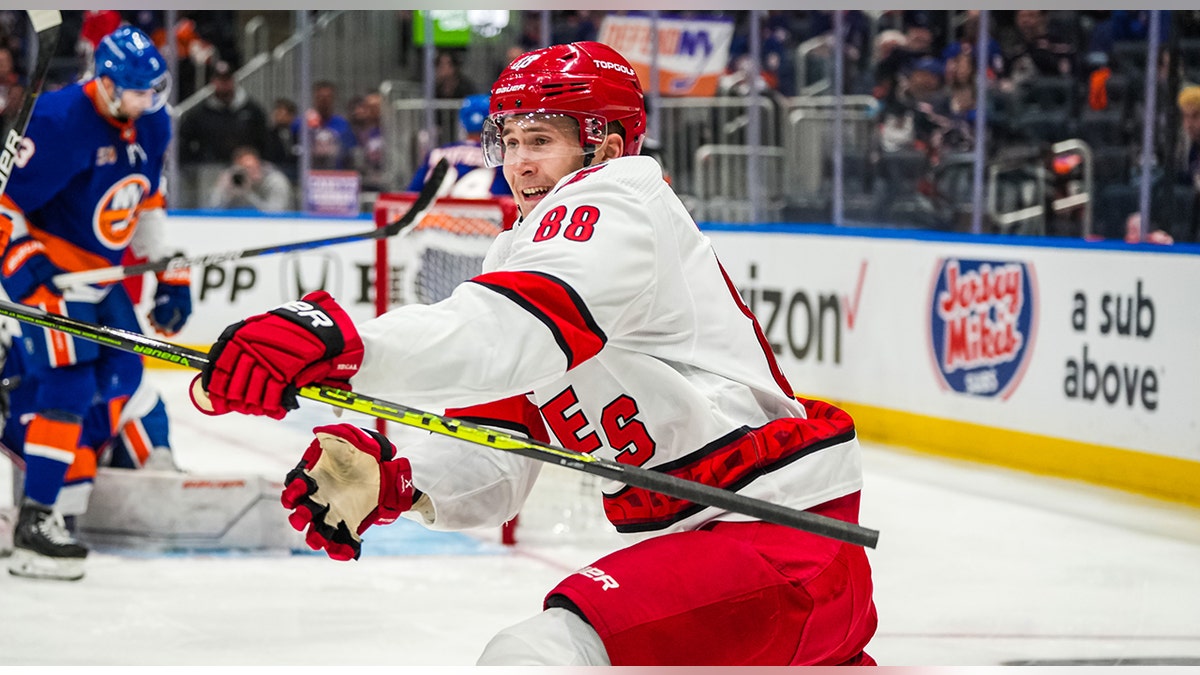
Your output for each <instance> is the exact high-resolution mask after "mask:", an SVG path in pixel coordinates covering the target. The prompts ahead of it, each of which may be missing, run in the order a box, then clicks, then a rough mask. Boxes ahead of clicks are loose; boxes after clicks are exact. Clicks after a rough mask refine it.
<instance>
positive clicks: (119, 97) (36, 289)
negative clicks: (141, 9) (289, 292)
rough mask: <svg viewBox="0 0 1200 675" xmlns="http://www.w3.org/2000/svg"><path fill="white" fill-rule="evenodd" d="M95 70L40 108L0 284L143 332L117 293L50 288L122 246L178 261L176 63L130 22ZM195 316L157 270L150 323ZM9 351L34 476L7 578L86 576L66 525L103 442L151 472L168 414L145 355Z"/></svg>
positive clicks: (61, 344) (48, 340)
mask: <svg viewBox="0 0 1200 675" xmlns="http://www.w3.org/2000/svg"><path fill="white" fill-rule="evenodd" d="M95 63H96V67H95V73H96V74H95V77H94V78H93V79H91V80H88V81H86V82H81V83H77V84H74V85H71V86H68V87H66V88H64V89H62V90H59V91H55V92H48V93H46V94H44V95H43V96H41V97H40V98H39V99H38V102H37V105H36V106H35V108H34V110H33V115H32V116H31V118H30V121H29V127H28V129H27V131H26V137H25V139H24V141H23V142H22V144H21V147H20V150H19V151H18V153H17V158H16V162H15V164H16V169H15V170H14V171H13V174H12V178H11V179H10V181H9V183H8V190H7V192H6V193H5V194H4V195H3V197H0V245H3V250H4V258H3V264H2V266H0V284H2V285H3V288H4V291H5V292H6V293H7V294H8V296H9V297H10V298H11V299H13V300H15V301H17V302H22V303H25V304H28V305H34V306H39V307H41V308H43V309H45V310H47V311H49V312H53V313H57V314H65V315H67V316H71V317H74V318H76V319H80V320H83V321H88V322H92V323H98V324H101V325H105V326H113V327H117V328H123V329H126V330H131V331H140V326H139V322H138V318H137V315H136V313H135V309H134V305H133V302H132V301H131V299H130V297H129V295H128V293H127V292H126V291H125V289H124V288H123V286H122V285H121V284H109V285H93V286H80V287H71V288H59V287H58V285H56V284H55V283H54V281H53V278H54V277H55V276H56V275H58V274H60V273H64V272H78V271H83V270H87V269H94V268H100V267H110V266H113V265H118V264H120V263H121V259H122V256H123V255H124V253H125V251H126V249H132V250H133V252H134V253H135V254H138V255H142V256H148V257H150V258H152V259H156V258H160V257H164V256H166V255H169V254H170V253H171V251H169V250H167V249H166V248H165V245H164V242H163V235H162V231H161V230H162V224H163V221H164V220H165V195H164V190H163V188H164V186H163V185H162V180H161V179H162V172H163V162H164V160H165V153H166V150H167V146H168V143H169V142H170V140H171V120H170V115H169V113H168V111H167V110H166V109H165V108H164V105H165V103H166V100H167V95H168V92H169V89H170V73H169V71H168V68H167V62H166V61H165V60H164V59H163V57H162V55H161V54H159V52H158V50H157V49H156V48H155V47H154V44H153V43H152V42H151V41H150V38H149V37H148V36H147V35H146V34H145V33H143V32H141V31H139V30H138V29H136V28H132V27H129V26H124V27H121V28H118V29H117V30H116V31H114V32H113V33H111V34H109V35H108V36H106V37H105V38H104V39H103V40H102V41H101V42H100V45H99V46H98V47H97V48H96V52H95ZM191 309H192V299H191V288H190V280H189V278H188V274H187V271H186V270H184V271H183V272H182V273H181V272H177V271H172V272H167V273H162V274H160V275H159V277H158V286H157V290H156V292H155V299H154V307H153V309H152V310H151V312H150V314H149V316H148V321H149V323H150V325H151V326H152V327H154V329H155V330H157V331H159V332H161V333H164V334H166V335H172V334H174V333H175V332H177V331H178V330H179V329H180V328H181V327H182V326H183V324H184V322H185V321H186V320H187V318H188V316H189V315H190V314H191ZM13 347H14V350H19V351H20V352H21V353H20V361H21V363H22V365H23V368H24V370H25V374H24V379H23V381H22V385H21V386H20V387H19V388H18V389H16V390H15V391H13V392H12V397H13V409H14V411H18V410H22V411H24V410H27V411H28V412H27V413H26V414H23V415H21V419H17V418H15V417H14V418H13V419H11V420H10V421H9V425H10V426H11V425H13V424H19V425H20V426H21V428H20V429H19V430H11V429H10V432H13V433H18V434H19V435H20V436H23V438H22V439H21V442H22V443H23V451H24V458H25V471H26V473H25V485H24V488H25V490H24V494H25V497H24V499H23V500H22V503H21V509H20V515H19V517H18V523H17V529H16V531H15V533H14V552H13V558H12V561H11V562H10V564H9V571H10V572H11V573H12V574H15V575H18V576H28V577H41V578H55V579H79V578H81V577H82V576H83V563H84V560H85V559H86V557H87V548H86V547H85V546H84V545H83V544H82V543H80V542H79V541H77V540H76V539H75V538H74V537H73V536H72V535H71V533H70V532H69V531H68V530H67V529H66V527H65V526H64V525H63V516H64V515H66V516H70V515H77V514H79V513H82V512H83V511H84V510H85V509H86V507H87V499H88V495H89V494H90V488H91V481H92V479H93V477H94V476H95V472H96V463H97V457H96V451H97V450H100V448H99V447H96V446H97V445H101V446H110V447H111V446H119V447H120V448H121V449H122V450H123V451H128V452H129V453H130V456H131V457H132V462H131V463H132V464H133V465H135V466H139V465H142V464H144V463H146V462H147V461H149V460H150V457H151V454H152V453H153V452H154V451H155V449H156V448H157V449H162V450H163V451H165V449H166V448H167V447H168V443H167V425H166V419H165V413H164V410H163V408H162V405H161V401H160V400H159V398H158V395H157V393H155V392H153V390H151V389H149V388H148V387H147V385H145V384H143V382H142V379H143V378H142V363H141V359H140V357H138V356H136V355H131V354H127V353H124V352H120V351H117V350H114V349H109V348H107V347H101V346H99V345H97V344H95V343H93V342H88V341H85V340H80V339H75V338H73V337H71V336H68V335H66V334H64V333H59V332H55V331H48V330H45V329H41V328H36V327H30V326H26V327H24V329H23V335H22V337H21V338H20V339H19V340H17V341H16V342H15V343H14V345H13ZM98 409H99V411H101V412H100V413H99V414H100V417H101V420H103V418H104V417H105V415H106V416H107V421H108V429H107V431H108V433H107V436H108V437H110V441H109V442H106V443H96V442H93V441H90V439H82V438H81V436H83V435H84V434H85V426H86V427H89V429H88V433H87V434H86V435H88V436H91V435H93V434H92V433H91V429H90V427H93V426H94V422H86V420H88V419H89V417H91V418H92V419H95V416H96V415H97V414H98ZM9 435H11V434H6V436H9Z"/></svg>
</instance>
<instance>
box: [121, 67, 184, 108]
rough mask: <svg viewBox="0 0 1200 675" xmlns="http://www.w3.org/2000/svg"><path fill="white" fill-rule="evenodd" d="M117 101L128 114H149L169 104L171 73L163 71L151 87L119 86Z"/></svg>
mask: <svg viewBox="0 0 1200 675" xmlns="http://www.w3.org/2000/svg"><path fill="white" fill-rule="evenodd" d="M116 95H117V101H118V102H119V104H120V108H121V110H122V112H124V113H126V114H128V115H139V114H142V115H144V114H147V113H152V112H155V111H157V110H158V109H159V108H161V107H163V106H164V105H166V104H167V99H169V98H170V97H171V74H170V73H163V76H162V77H160V78H158V80H156V81H155V82H154V84H153V86H152V87H151V88H150V89H122V88H120V87H117V90H116Z"/></svg>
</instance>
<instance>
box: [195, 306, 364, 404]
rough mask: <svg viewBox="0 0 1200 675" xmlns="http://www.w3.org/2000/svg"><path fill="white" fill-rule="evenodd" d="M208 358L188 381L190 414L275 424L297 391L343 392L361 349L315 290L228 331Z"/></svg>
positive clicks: (341, 313) (346, 321) (350, 328)
mask: <svg viewBox="0 0 1200 675" xmlns="http://www.w3.org/2000/svg"><path fill="white" fill-rule="evenodd" d="M208 355H209V359H210V360H209V365H208V366H207V367H206V368H205V369H204V370H203V371H202V372H201V373H200V375H199V376H197V377H196V379H195V380H193V382H192V402H193V403H194V404H195V405H196V407H197V408H199V409H200V410H201V411H203V412H206V413H208V414H211V415H222V414H225V413H227V412H230V411H235V412H240V413H245V414H247V415H266V416H268V417H272V418H274V419H282V418H283V416H284V415H286V414H287V411H289V410H295V409H296V408H297V407H299V406H298V403H297V402H296V392H297V391H298V390H299V388H300V387H303V386H306V385H309V384H314V383H315V384H320V385H323V386H327V387H336V388H338V389H350V378H351V377H353V376H354V374H355V373H357V372H358V367H359V365H361V364H362V357H363V343H362V338H360V337H359V336H358V331H357V330H356V329H355V328H354V323H353V322H352V321H351V320H350V317H349V316H348V315H347V314H346V312H345V310H343V309H342V308H341V307H339V306H338V304H337V303H336V302H334V300H333V298H332V297H330V296H329V294H328V293H326V292H325V291H315V292H313V293H309V294H308V295H306V296H304V298H303V299H301V300H295V301H293V302H289V303H287V304H285V305H280V306H279V307H276V308H275V309H273V310H271V311H269V312H267V313H266V314H259V315H257V316H252V317H250V318H249V319H246V320H245V321H241V322H239V323H235V324H233V325H232V326H229V327H228V328H226V329H225V332H223V333H221V337H220V338H218V339H217V342H216V344H214V345H213V347H212V349H211V350H210V351H209V353H208Z"/></svg>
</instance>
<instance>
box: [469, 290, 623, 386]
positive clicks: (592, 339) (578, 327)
mask: <svg viewBox="0 0 1200 675" xmlns="http://www.w3.org/2000/svg"><path fill="white" fill-rule="evenodd" d="M471 282H473V283H476V284H479V285H480V286H483V287H485V288H490V289H491V290H493V291H495V292H497V293H499V294H500V295H503V296H504V297H506V298H508V299H510V300H512V301H513V302H515V303H517V304H518V305H520V306H521V307H523V308H524V309H525V310H526V311H527V312H529V313H530V314H532V315H533V316H534V317H536V318H537V320H538V321H541V322H542V323H543V324H545V325H546V327H547V328H549V329H550V333H551V334H552V335H553V336H554V341H555V342H557V343H558V346H559V348H560V349H562V352H563V354H564V355H565V356H566V357H567V370H570V369H572V368H574V367H575V366H577V365H579V364H581V363H583V362H584V361H587V360H588V359H590V358H592V357H593V356H595V355H596V354H597V353H599V352H600V350H601V349H603V348H604V344H605V343H606V342H607V341H608V336H606V335H605V334H604V331H603V330H601V329H600V326H599V325H597V324H596V320H595V319H593V318H592V314H591V312H590V311H588V308H587V305H585V304H584V302H583V298H581V297H579V294H578V293H576V292H575V289H573V288H571V287H570V286H569V285H568V284H567V283H566V282H565V281H563V280H562V279H558V278H556V277H554V276H551V275H549V274H545V273H542V272H489V273H487V274H481V275H479V276H477V277H475V278H474V279H471Z"/></svg>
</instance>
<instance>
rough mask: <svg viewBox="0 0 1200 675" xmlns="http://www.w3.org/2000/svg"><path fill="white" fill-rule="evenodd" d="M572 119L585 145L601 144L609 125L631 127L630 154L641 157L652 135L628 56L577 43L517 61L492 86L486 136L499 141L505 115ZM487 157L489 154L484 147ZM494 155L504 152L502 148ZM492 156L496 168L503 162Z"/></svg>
mask: <svg viewBox="0 0 1200 675" xmlns="http://www.w3.org/2000/svg"><path fill="white" fill-rule="evenodd" d="M525 113H547V114H563V115H568V116H570V117H571V118H573V119H574V120H575V121H576V122H578V123H579V142H580V145H581V147H583V148H585V149H587V148H588V147H589V146H592V147H594V146H596V145H599V144H600V143H602V142H603V141H604V137H605V135H606V131H605V127H606V125H607V124H608V123H609V122H620V123H621V125H622V126H623V127H624V129H625V136H624V140H625V155H636V154H638V152H639V151H640V150H641V147H642V140H643V139H644V138H645V137H646V104H645V101H644V99H643V97H642V85H641V83H640V82H638V78H637V74H636V73H634V71H633V67H632V66H630V65H629V62H628V61H626V60H625V57H623V56H621V54H620V53H619V52H618V51H617V50H615V49H613V48H612V47H609V46H608V45H606V44H602V43H599V42H573V43H571V44H562V45H554V46H552V47H546V48H544V49H538V50H535V51H532V52H528V53H526V54H523V55H522V56H519V57H517V58H516V59H515V60H514V61H513V62H512V63H510V64H508V67H507V68H505V69H504V72H502V73H500V77H498V78H496V83H495V84H494V85H492V96H491V102H490V110H489V116H488V122H486V123H485V125H484V127H485V128H484V136H485V137H486V136H488V135H489V133H488V132H489V127H490V128H491V136H492V137H493V138H498V136H499V130H500V129H501V128H502V127H503V120H504V118H505V117H507V116H509V115H513V114H525ZM484 146H485V147H484V152H485V154H489V152H488V150H489V148H488V147H487V146H488V144H487V143H485V144H484ZM493 150H494V151H496V152H499V151H500V150H502V148H500V147H499V146H497V147H494V148H493ZM497 159H500V158H497V157H495V156H489V157H488V160H489V163H490V164H493V165H496V164H499V163H502V161H503V160H502V159H500V161H497Z"/></svg>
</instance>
